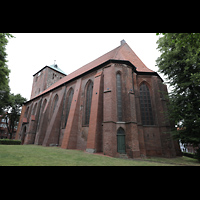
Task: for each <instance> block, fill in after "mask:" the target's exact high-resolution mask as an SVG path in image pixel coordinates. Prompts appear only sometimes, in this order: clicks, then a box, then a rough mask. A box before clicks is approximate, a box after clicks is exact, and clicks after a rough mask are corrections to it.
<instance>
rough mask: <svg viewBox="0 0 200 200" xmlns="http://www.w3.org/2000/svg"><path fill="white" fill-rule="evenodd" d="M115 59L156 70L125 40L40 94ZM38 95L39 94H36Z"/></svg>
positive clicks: (141, 68) (138, 67)
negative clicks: (142, 59) (144, 61)
mask: <svg viewBox="0 0 200 200" xmlns="http://www.w3.org/2000/svg"><path fill="white" fill-rule="evenodd" d="M110 59H115V60H128V61H130V62H131V63H132V64H133V65H134V66H135V67H136V70H137V71H138V72H154V71H152V70H150V69H149V68H148V67H146V65H145V64H144V63H143V62H142V61H141V60H140V59H139V58H138V56H137V55H136V54H135V53H134V51H133V50H132V49H131V48H130V47H129V45H128V44H127V43H126V42H123V43H122V44H121V45H120V46H118V47H117V48H115V49H113V50H112V51H109V52H108V53H106V54H104V55H102V56H101V57H99V58H97V59H95V60H93V61H92V62H90V63H88V64H86V65H84V66H83V67H81V68H79V69H77V70H75V71H74V72H72V73H71V74H68V75H67V76H65V77H63V78H62V79H60V80H59V81H57V82H56V83H54V84H53V85H51V86H50V87H49V88H47V89H46V90H45V91H43V92H42V93H40V94H39V95H38V96H40V95H42V94H44V93H46V92H48V91H50V90H52V89H54V88H56V87H58V86H59V85H62V84H63V83H66V82H68V81H69V80H71V79H73V78H75V77H77V76H79V75H81V74H83V73H85V72H87V71H90V70H91V69H93V68H95V67H96V66H98V65H100V64H102V63H104V62H106V61H107V60H110ZM36 97H37V96H36Z"/></svg>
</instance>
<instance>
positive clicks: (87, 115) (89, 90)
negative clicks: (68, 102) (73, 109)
mask: <svg viewBox="0 0 200 200" xmlns="http://www.w3.org/2000/svg"><path fill="white" fill-rule="evenodd" d="M92 92H93V82H90V83H89V84H88V85H87V90H86V107H85V125H89V120H90V109H91V103H92Z"/></svg>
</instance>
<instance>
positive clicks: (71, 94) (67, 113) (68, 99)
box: [65, 88, 74, 126]
mask: <svg viewBox="0 0 200 200" xmlns="http://www.w3.org/2000/svg"><path fill="white" fill-rule="evenodd" d="M73 94H74V90H73V89H72V88H71V89H70V91H69V95H68V98H67V110H66V117H65V126H66V124H67V119H68V115H69V111H70V107H71V103H72V98H73Z"/></svg>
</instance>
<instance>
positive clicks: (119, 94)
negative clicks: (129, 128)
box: [116, 73, 122, 121]
mask: <svg viewBox="0 0 200 200" xmlns="http://www.w3.org/2000/svg"><path fill="white" fill-rule="evenodd" d="M116 79H117V119H118V121H122V84H121V74H119V73H118V74H117V78H116Z"/></svg>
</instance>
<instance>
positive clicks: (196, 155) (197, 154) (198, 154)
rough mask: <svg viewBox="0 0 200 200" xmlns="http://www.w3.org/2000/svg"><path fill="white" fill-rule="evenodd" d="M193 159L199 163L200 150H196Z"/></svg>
mask: <svg viewBox="0 0 200 200" xmlns="http://www.w3.org/2000/svg"><path fill="white" fill-rule="evenodd" d="M195 158H196V159H197V160H198V161H199V162H200V148H198V149H197V151H196V154H195Z"/></svg>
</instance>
